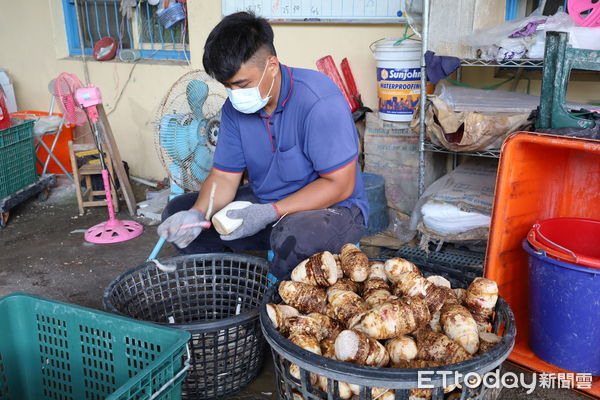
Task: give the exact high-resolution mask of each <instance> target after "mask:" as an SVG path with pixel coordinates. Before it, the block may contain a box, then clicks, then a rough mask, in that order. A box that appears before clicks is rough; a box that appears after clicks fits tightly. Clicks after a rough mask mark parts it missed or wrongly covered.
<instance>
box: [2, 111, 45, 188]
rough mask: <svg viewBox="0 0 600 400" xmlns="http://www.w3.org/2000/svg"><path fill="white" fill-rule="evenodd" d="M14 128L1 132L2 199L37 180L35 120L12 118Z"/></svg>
mask: <svg viewBox="0 0 600 400" xmlns="http://www.w3.org/2000/svg"><path fill="white" fill-rule="evenodd" d="M11 122H12V124H13V126H11V127H10V128H8V129H2V130H0V199H2V198H4V197H6V196H9V195H11V194H13V193H15V192H17V191H18V190H20V189H23V188H24V187H26V186H28V185H30V184H32V183H34V182H35V181H36V180H37V173H36V170H35V148H34V146H33V124H34V120H28V119H22V118H12V119H11Z"/></svg>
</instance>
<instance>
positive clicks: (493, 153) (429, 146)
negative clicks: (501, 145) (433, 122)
mask: <svg viewBox="0 0 600 400" xmlns="http://www.w3.org/2000/svg"><path fill="white" fill-rule="evenodd" d="M423 151H429V152H434V153H444V154H452V155H457V156H473V157H488V158H500V150H483V151H452V150H448V149H446V148H444V147H441V146H438V145H435V144H433V143H431V142H428V141H424V142H423Z"/></svg>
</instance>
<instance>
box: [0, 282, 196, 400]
mask: <svg viewBox="0 0 600 400" xmlns="http://www.w3.org/2000/svg"><path fill="white" fill-rule="evenodd" d="M189 338H190V334H189V333H188V332H185V331H182V330H178V329H172V328H166V327H161V326H158V325H154V324H150V323H147V322H140V321H136V320H133V319H129V318H124V317H119V316H116V315H113V314H108V313H105V312H102V311H96V310H92V309H88V308H84V307H79V306H74V305H71V304H66V303H62V302H58V301H53V300H48V299H44V298H41V297H38V296H32V295H27V294H23V293H14V294H11V295H8V296H6V297H4V298H2V299H0V400H45V399H52V400H82V399H90V400H100V399H110V400H117V399H118V400H125V399H127V400H129V399H161V400H175V399H181V383H182V381H183V380H184V379H185V373H186V369H187V368H189V364H188V362H187V361H186V362H185V366H184V358H183V355H184V352H185V350H186V343H187V341H188V340H189ZM188 358H189V357H188ZM161 388H162V389H163V390H162V391H161Z"/></svg>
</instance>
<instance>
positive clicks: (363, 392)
mask: <svg viewBox="0 0 600 400" xmlns="http://www.w3.org/2000/svg"><path fill="white" fill-rule="evenodd" d="M420 267H421V271H422V272H423V274H424V275H425V276H428V275H432V274H439V275H442V276H445V277H446V278H448V280H449V281H450V282H451V283H452V287H453V288H454V287H463V288H466V287H467V285H468V283H470V282H465V281H464V280H463V278H464V277H463V278H461V277H460V276H458V275H456V276H449V275H448V274H446V273H445V272H443V271H439V270H436V269H435V268H433V267H431V266H420ZM278 287H279V284H277V285H274V286H273V287H271V288H269V290H268V292H267V294H266V295H265V300H264V302H263V305H262V306H261V308H260V321H261V326H262V329H263V333H264V335H265V338H266V340H267V342H268V343H269V345H270V346H271V350H272V354H273V362H274V364H275V381H276V385H277V390H278V392H279V397H280V398H281V399H285V400H296V399H297V398H298V395H299V396H301V398H303V399H305V400H316V399H327V400H341V397H339V392H338V381H340V382H346V383H351V384H356V385H359V386H360V395H359V396H358V399H360V400H376V399H377V397H375V396H372V395H371V388H385V389H395V390H394V399H395V400H400V399H403V400H404V399H408V398H409V392H410V389H414V388H417V382H418V374H419V371H420V370H419V369H398V368H376V367H365V366H359V365H355V364H351V363H346V362H340V361H336V360H332V359H329V358H325V357H323V356H319V355H317V354H314V353H311V352H309V351H307V350H304V349H302V348H300V347H298V346H296V345H294V344H292V343H291V342H290V341H289V340H288V339H286V338H285V337H284V336H282V335H281V334H280V333H279V332H278V331H277V329H275V327H274V326H273V324H272V323H271V320H270V319H269V317H268V315H267V312H266V307H265V306H264V304H266V303H268V302H271V303H279V302H281V298H280V297H279V294H278V292H277V288H278ZM492 326H493V331H494V332H495V333H497V334H499V335H501V336H502V340H501V341H500V343H498V344H497V345H496V346H494V347H493V348H492V349H491V350H490V351H489V352H487V353H484V354H482V355H479V356H476V357H474V358H472V359H469V360H467V361H463V362H460V363H456V364H450V365H445V366H442V367H438V368H428V369H427V371H431V372H433V373H432V374H431V375H428V376H427V377H428V378H430V379H431V381H430V383H431V384H432V385H434V386H435V389H434V390H433V394H432V400H440V399H444V396H445V395H444V392H443V390H444V387H443V382H444V381H443V380H442V379H443V378H442V375H440V374H437V372H439V371H453V372H460V373H462V374H463V376H465V375H466V374H467V373H470V372H472V373H477V374H480V375H481V376H483V375H484V374H485V373H487V372H492V371H495V370H496V369H498V368H500V365H501V364H502V363H503V362H504V360H506V358H507V357H508V355H509V354H510V352H511V351H512V348H513V346H514V344H515V336H516V326H515V317H514V315H513V313H512V311H511V309H510V307H509V306H508V304H507V303H506V302H505V301H504V299H502V298H498V303H497V306H496V313H495V318H494V321H493V324H492ZM292 363H293V364H297V365H298V366H299V367H300V377H301V379H300V380H298V379H296V378H294V377H293V376H292V375H291V374H290V371H289V367H290V365H291V364H292ZM311 373H313V374H318V375H322V376H325V377H327V378H328V379H327V382H328V391H327V393H325V392H323V391H321V390H320V389H319V388H317V387H315V386H314V385H312V384H311V379H310V374H311ZM455 383H462V382H461V381H459V382H454V379H453V375H452V376H448V379H447V381H446V385H452V384H455ZM470 386H473V385H470ZM457 390H460V389H457ZM489 391H490V388H489V387H487V386H485V385H483V384H481V385H479V386H477V387H474V388H470V387H468V385H464V384H463V385H462V390H460V396H458V395H456V394H455V395H454V396H458V397H454V398H456V399H458V398H460V399H473V400H482V399H484V396H486V394H487V393H488V392H489ZM294 395H296V397H294ZM446 397H448V396H446Z"/></svg>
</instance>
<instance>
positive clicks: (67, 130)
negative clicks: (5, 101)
mask: <svg viewBox="0 0 600 400" xmlns="http://www.w3.org/2000/svg"><path fill="white" fill-rule="evenodd" d="M11 115H12V116H13V117H16V116H18V117H22V118H27V116H32V117H33V116H36V117H47V116H48V112H44V111H17V112H16V113H12V114H11ZM52 115H58V116H59V117H62V114H59V113H52ZM43 140H44V143H46V146H48V148H50V147H51V146H52V142H53V141H54V134H48V135H45V136H44V139H43ZM69 140H73V127H72V126H71V125H69V124H67V123H66V122H65V123H64V125H63V127H62V130H61V131H60V136H59V138H58V141H57V142H56V146H55V147H54V151H53V152H52V153H53V154H54V155H55V156H56V158H58V161H60V163H61V164H62V166H63V167H65V169H66V170H67V171H69V172H72V170H73V169H72V168H71V159H70V157H69ZM36 154H37V156H38V157H39V159H40V160H42V163H44V162H45V161H46V157H47V156H48V152H47V151H46V149H44V148H43V147H42V146H39V147H38V150H37V153H36ZM36 166H37V172H38V174H41V173H42V169H43V164H40V163H39V162H37V163H36ZM46 172H48V173H51V174H64V171H63V170H62V169H60V167H59V166H58V165H57V164H56V162H55V161H54V160H53V159H52V158H50V161H49V162H48V169H47V170H46Z"/></svg>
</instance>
